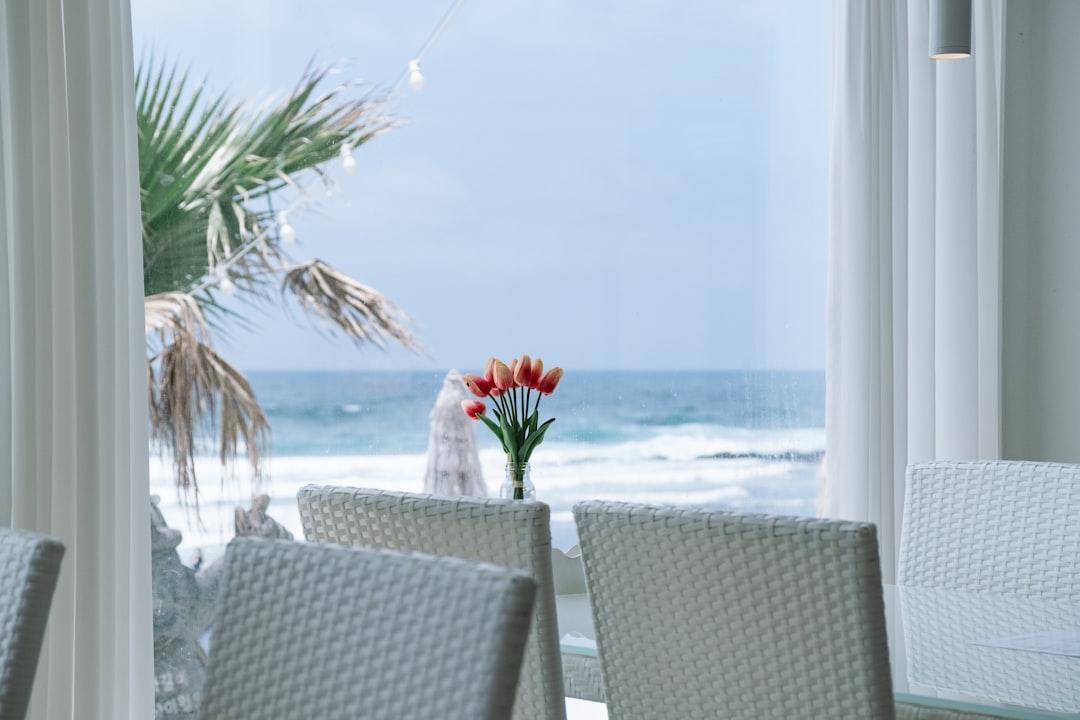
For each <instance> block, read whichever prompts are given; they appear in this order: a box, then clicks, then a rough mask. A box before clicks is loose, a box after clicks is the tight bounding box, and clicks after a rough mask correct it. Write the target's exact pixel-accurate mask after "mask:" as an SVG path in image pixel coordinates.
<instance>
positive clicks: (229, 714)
mask: <svg viewBox="0 0 1080 720" xmlns="http://www.w3.org/2000/svg"><path fill="white" fill-rule="evenodd" d="M224 573H225V576H224V584H223V587H222V591H221V595H220V598H219V602H218V612H217V615H216V617H215V620H214V633H213V637H212V639H211V647H210V663H209V666H208V668H207V680H206V686H205V688H204V693H203V707H202V710H201V713H200V718H201V720H256V719H258V720H266V719H267V718H273V719H274V720H313V719H315V718H318V720H338V719H340V720H346V719H349V720H352V719H355V718H373V719H377V720H383V719H385V720H402V718H440V719H445V718H453V719H455V720H476V719H477V718H488V719H495V718H500V719H503V720H505V718H509V717H510V714H511V709H512V706H513V699H514V689H515V686H516V684H517V676H518V671H519V669H520V663H521V656H522V652H523V650H524V646H525V640H526V637H527V634H528V630H529V622H530V619H531V609H532V602H533V599H534V594H535V588H536V585H535V583H534V582H533V580H532V579H531V578H529V577H528V576H527V575H526V574H524V573H521V572H519V571H514V570H509V569H508V568H504V567H498V566H494V565H486V564H478V563H471V562H466V561H464V560H458V559H456V558H446V557H434V556H429V555H419V554H404V553H397V552H394V551H389V550H372V549H368V548H343V547H337V546H327V545H312V544H308V543H296V542H289V541H284V540H258V539H254V538H237V539H235V540H233V541H232V542H231V543H230V544H229V547H228V549H227V551H226V556H225V568H224Z"/></svg>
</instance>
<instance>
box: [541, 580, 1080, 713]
mask: <svg viewBox="0 0 1080 720" xmlns="http://www.w3.org/2000/svg"><path fill="white" fill-rule="evenodd" d="M884 599H885V614H886V623H887V626H888V633H889V649H890V662H891V665H892V674H893V692H894V695H895V697H896V699H897V701H899V702H907V703H915V704H919V705H925V706H929V707H936V708H942V709H950V710H960V711H968V712H981V713H985V714H989V715H994V716H997V717H1002V718H1014V719H1016V720H1045V719H1047V718H1074V719H1078V720H1080V603H1075V602H1068V601H1061V600H1044V599H1038V598H1024V597H1019V596H1014V595H1001V594H994V593H966V592H956V591H946V590H936V589H929V588H907V587H896V586H892V585H887V586H885V588H884ZM556 606H557V612H558V617H559V634H560V636H561V637H562V650H563V652H564V653H570V654H575V655H584V656H587V657H593V658H595V657H596V644H595V641H594V638H595V637H596V636H595V632H594V630H593V624H592V615H591V612H590V609H589V599H588V596H587V595H585V594H568V595H557V596H556Z"/></svg>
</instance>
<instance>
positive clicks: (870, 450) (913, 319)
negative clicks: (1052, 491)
mask: <svg viewBox="0 0 1080 720" xmlns="http://www.w3.org/2000/svg"><path fill="white" fill-rule="evenodd" d="M1004 2H1005V0H987V1H986V2H976V3H974V6H975V13H974V18H973V29H972V35H973V39H972V49H973V55H972V57H971V58H969V59H966V60H951V61H933V60H930V59H929V56H928V50H927V48H928V45H927V40H928V38H927V35H928V26H929V23H928V7H927V1H926V0H895V2H888V3H879V2H873V1H868V0H835V2H834V39H833V43H834V58H833V93H834V94H833V110H832V136H831V147H832V150H831V183H832V199H831V204H832V208H831V229H830V248H829V252H830V259H829V291H828V352H827V367H826V379H827V386H828V389H827V400H826V413H827V415H826V455H827V457H828V464H829V471H828V472H829V474H828V484H827V489H826V494H825V514H826V515H829V516H832V517H841V518H850V519H859V520H869V521H872V522H874V523H876V524H877V525H878V531H879V536H880V540H881V548H882V565H883V572H884V575H885V577H886V579H887V580H889V579H892V578H893V576H894V572H895V557H896V551H897V544H898V542H899V537H900V521H901V516H902V512H903V495H904V470H905V467H906V466H907V465H908V464H909V463H913V462H919V461H924V460H932V459H970V458H983V459H993V458H997V457H999V455H1000V447H1001V379H1000V376H1001V368H1000V365H1001V315H1002V310H1001V285H1002V282H1001V209H1002V200H1001V197H1002V174H1001V137H1002V134H1001V131H1002V127H1001V118H1002V107H1003V106H1002V98H1001V95H1002V87H1003V82H1004V62H1003V61H1004V44H1003V32H1002V31H1003V25H1004Z"/></svg>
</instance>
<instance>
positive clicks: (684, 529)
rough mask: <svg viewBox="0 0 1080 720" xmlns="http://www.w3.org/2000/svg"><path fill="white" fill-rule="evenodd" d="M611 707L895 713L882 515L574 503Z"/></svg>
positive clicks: (638, 714) (629, 717)
mask: <svg viewBox="0 0 1080 720" xmlns="http://www.w3.org/2000/svg"><path fill="white" fill-rule="evenodd" d="M574 517H575V520H576V521H577V526H578V534H579V538H580V542H581V552H582V558H583V559H584V563H585V577H586V581H587V583H588V589H589V596H590V599H591V603H592V609H593V620H594V623H595V625H596V641H597V646H598V649H599V655H600V665H601V668H602V670H603V676H604V689H605V693H606V696H607V704H608V712H609V716H610V717H612V718H618V719H619V720H633V719H634V718H686V719H697V718H700V719H702V720H704V719H705V718H710V719H711V718H719V717H723V718H748V719H752V720H765V719H767V718H785V719H788V718H824V717H835V718H860V719H863V718H885V719H887V720H891V719H892V718H893V717H894V712H895V711H894V707H893V697H892V678H891V675H890V671H889V651H888V642H887V639H886V634H885V609H884V601H883V598H882V588H881V570H880V562H879V557H878V546H877V534H876V530H875V528H874V526H873V525H870V524H866V523H849V522H837V521H824V520H813V519H802V518H783V517H768V516H762V515H737V514H733V513H720V512H707V511H701V510H690V509H679V508H661V507H654V506H648V505H636V504H629V503H615V502H600V501H592V502H587V503H578V504H577V505H575V506H574Z"/></svg>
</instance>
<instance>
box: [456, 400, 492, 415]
mask: <svg viewBox="0 0 1080 720" xmlns="http://www.w3.org/2000/svg"><path fill="white" fill-rule="evenodd" d="M461 409H462V410H464V411H465V414H466V415H468V416H469V417H471V418H472V419H473V420H476V416H477V415H483V414H484V413H486V412H487V405H485V404H484V403H482V402H480V401H479V400H462V401H461Z"/></svg>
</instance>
